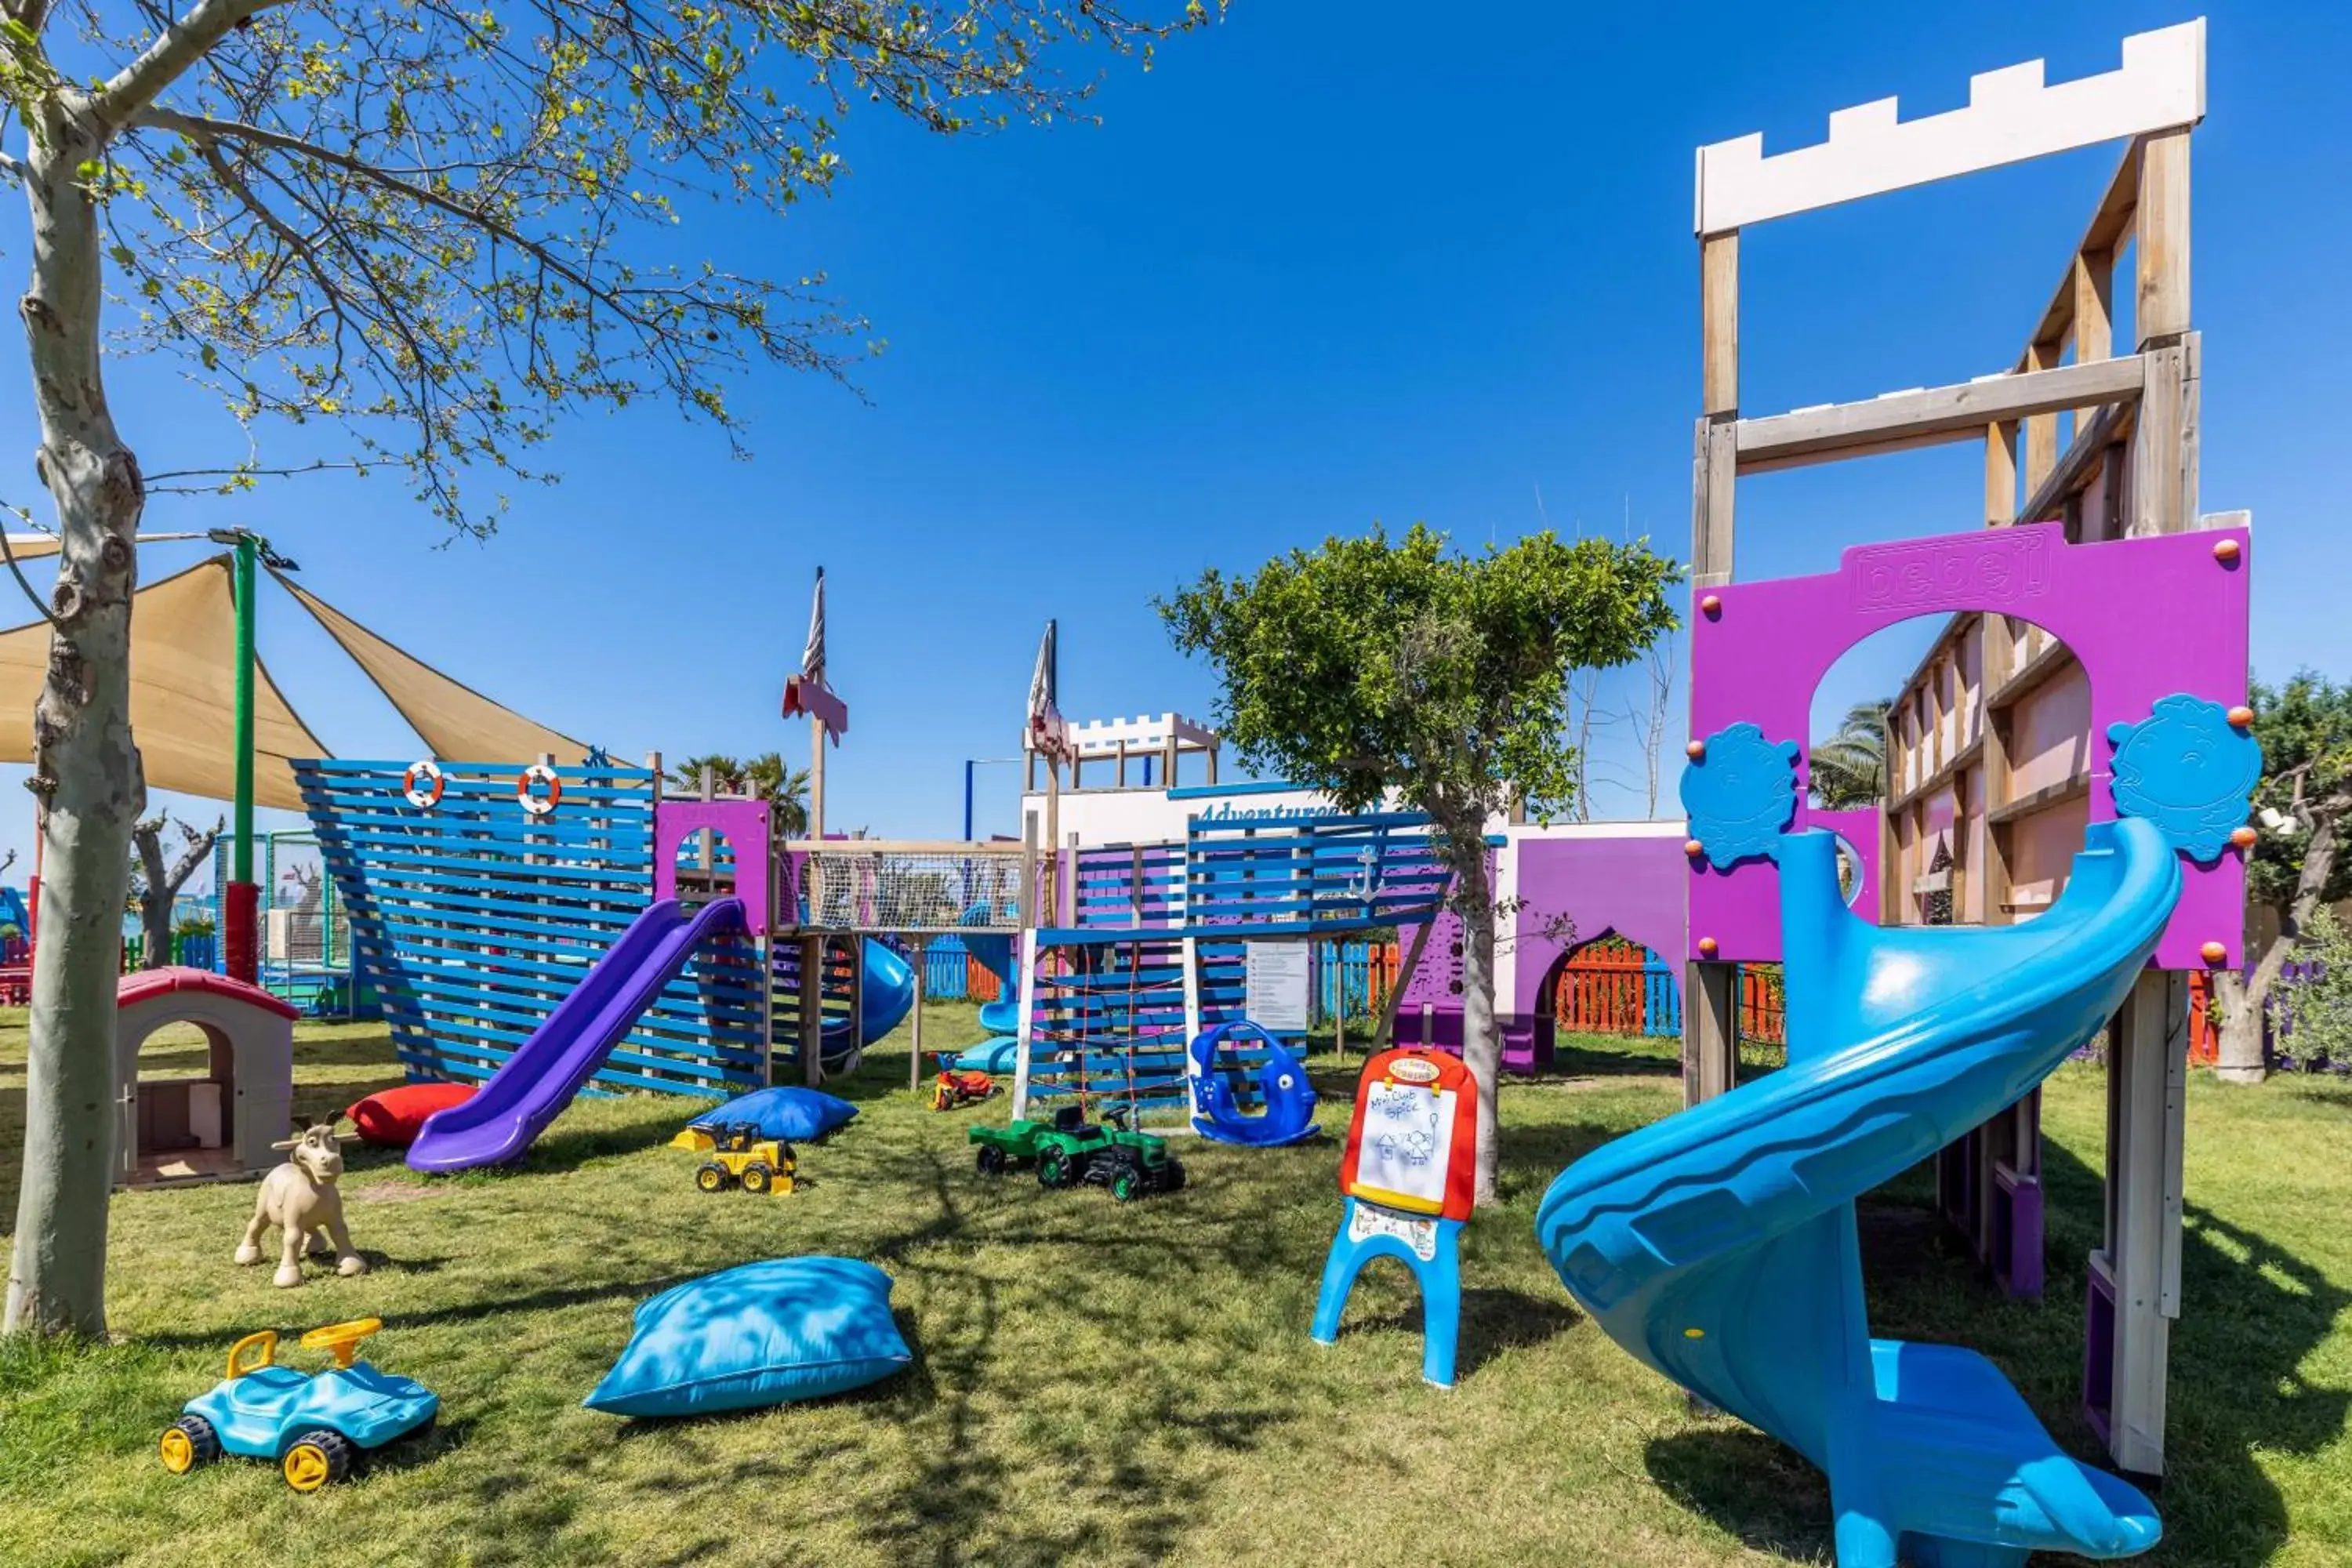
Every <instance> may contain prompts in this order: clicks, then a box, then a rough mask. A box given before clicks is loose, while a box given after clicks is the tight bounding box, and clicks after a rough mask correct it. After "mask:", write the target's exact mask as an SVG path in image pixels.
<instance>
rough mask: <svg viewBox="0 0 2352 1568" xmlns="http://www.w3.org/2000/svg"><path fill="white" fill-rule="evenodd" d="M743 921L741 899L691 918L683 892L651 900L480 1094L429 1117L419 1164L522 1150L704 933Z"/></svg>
mask: <svg viewBox="0 0 2352 1568" xmlns="http://www.w3.org/2000/svg"><path fill="white" fill-rule="evenodd" d="M742 923H743V900H740V899H716V900H712V901H711V902H709V903H708V904H705V905H703V906H702V907H701V908H700V909H699V910H696V911H695V912H694V913H693V915H692V916H691V917H689V916H688V913H687V911H686V909H685V906H683V905H681V904H680V903H679V902H678V901H677V900H675V899H664V900H662V901H661V902H659V903H657V904H652V905H649V906H647V908H646V912H645V913H643V914H641V915H639V916H638V917H637V918H636V919H635V921H631V922H630V924H629V929H628V930H626V931H623V932H622V933H621V940H620V941H618V942H614V944H613V950H612V951H611V952H607V953H606V954H605V955H604V957H603V958H600V959H598V960H597V961H596V964H595V967H594V968H593V969H591V970H589V971H588V973H587V974H586V976H585V977H584V978H583V979H582V980H581V982H580V984H578V985H575V986H573V987H572V994H571V995H569V996H566V997H565V998H564V999H563V1000H562V1002H560V1003H558V1004H557V1005H556V1008H555V1011H554V1012H552V1013H551V1014H549V1015H548V1016H547V1022H545V1023H544V1024H541V1026H539V1027H538V1029H537V1030H535V1031H534V1032H533V1033H532V1035H531V1037H530V1039H528V1040H525V1041H524V1042H523V1043H522V1046H521V1047H520V1049H518V1050H517V1051H516V1052H515V1054H514V1055H512V1056H510V1057H509V1058H507V1060H506V1064H505V1065H504V1066H503V1067H501V1068H499V1070H498V1071H497V1072H495V1073H493V1074H492V1075H491V1076H490V1080H489V1081H488V1083H486V1084H484V1085H482V1087H481V1088H480V1089H478V1090H476V1091H475V1094H474V1098H473V1099H471V1100H467V1101H466V1102H465V1103H464V1104H462V1105H453V1106H451V1107H449V1109H447V1110H436V1111H435V1112H434V1113H433V1114H432V1115H430V1116H428V1117H426V1118H425V1126H424V1129H423V1131H419V1132H418V1133H417V1135H416V1142H415V1143H413V1144H411V1145H410V1146H409V1150H408V1163H409V1166H410V1168H411V1169H413V1170H418V1171H470V1170H472V1169H473V1168H474V1167H476V1166H477V1165H496V1164H500V1163H504V1162H506V1161H508V1160H512V1159H515V1158H516V1157H518V1156H519V1155H520V1154H521V1153H522V1152H523V1151H524V1150H526V1149H528V1148H530V1142H531V1140H532V1139H534V1138H536V1137H538V1136H539V1135H540V1134H541V1132H542V1131H546V1129H547V1124H548V1123H549V1122H551V1121H554V1120H555V1118H556V1116H557V1115H558V1114H559V1113H561V1112H562V1110H563V1108H564V1107H565V1106H567V1105H569V1104H571V1103H572V1096H573V1095H575V1094H578V1093H579V1092H580V1089H581V1086H582V1085H583V1084H585V1083H586V1082H587V1081H588V1080H589V1079H591V1078H593V1077H594V1076H595V1073H596V1069H597V1068H601V1067H603V1066H604V1058H606V1057H608V1056H610V1055H612V1053H613V1047H614V1046H617V1045H619V1044H620V1043H621V1041H622V1040H623V1039H624V1038H625V1037H627V1035H628V1032H629V1031H630V1030H631V1029H632V1028H634V1027H635V1026H636V1022H637V1016H638V1015H639V1014H641V1013H643V1012H644V1011H645V1010H646V1008H647V1007H649V1006H651V1005H653V1001H654V998H655V997H656V996H658V995H660V994H661V989H662V987H663V986H665V985H667V984H669V983H670V980H671V979H672V978H673V977H674V976H676V974H677V972H678V971H679V970H681V969H683V968H685V967H686V963H687V960H688V959H690V958H692V957H693V956H694V950H695V949H696V948H698V947H699V946H700V945H701V944H702V940H703V938H705V937H707V936H709V935H711V934H713V933H714V932H717V931H731V930H734V929H737V928H739V927H740V926H741V925H742Z"/></svg>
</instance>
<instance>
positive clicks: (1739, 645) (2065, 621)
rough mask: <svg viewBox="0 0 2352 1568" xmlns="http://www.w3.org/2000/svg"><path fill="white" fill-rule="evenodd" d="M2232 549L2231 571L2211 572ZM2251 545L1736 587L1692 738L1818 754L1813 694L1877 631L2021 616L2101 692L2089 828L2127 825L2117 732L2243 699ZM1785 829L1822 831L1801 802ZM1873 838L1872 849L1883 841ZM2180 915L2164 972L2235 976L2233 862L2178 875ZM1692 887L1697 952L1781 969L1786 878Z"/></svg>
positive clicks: (2068, 552) (2031, 546)
mask: <svg viewBox="0 0 2352 1568" xmlns="http://www.w3.org/2000/svg"><path fill="white" fill-rule="evenodd" d="M2223 540H2234V541H2236V542H2237V544H2238V550H2237V552H2236V554H2235V556H2234V557H2233V558H2232V559H2230V560H2227V561H2224V560H2223V559H2221V557H2218V556H2216V555H2215V553H2214V551H2213V547H2214V545H2216V544H2217V543H2219V542H2221V541H2223ZM2252 552H2253V551H2252V539H2251V538H2250V537H2249V535H2248V533H2247V531H2245V530H2244V529H2214V530H2211V531H2205V532H2198V533H2173V534H2161V535H2158V536H2155V537H2152V538H2147V539H2128V540H2109V541H2105V542H2099V543H2095V544H2068V543H2067V542H2066V541H2065V535H2064V531H2063V528H2062V527H2061V526H2060V525H2059V524H2057V523H2033V524H2028V525H2025V526H2022V527H2017V528H2001V529H1979V530H1977V531H1972V532H1969V533H1956V534H1948V535H1944V536H1941V537H1938V538H1931V539H1915V540H1908V541H1906V542H1900V543H1894V544H1873V545H1866V546H1863V547H1860V548H1857V549H1853V550H1848V551H1846V552H1844V553H1843V555H1842V556H1841V557H1840V558H1839V569H1838V570H1837V571H1836V572H1833V573H1829V574H1824V575H1822V576H1818V577H1786V578H1780V579H1778V580H1775V581H1770V582H1759V583H1745V584H1740V583H1735V584H1726V585H1725V586H1723V587H1721V588H1718V589H1716V590H1714V592H1715V593H1717V595H1720V596H1721V600H1722V603H1721V605H1720V607H1719V610H1718V612H1717V614H1716V615H1714V616H1706V615H1701V616H1697V617H1696V618H1695V620H1694V623H1693V626H1692V632H1691V645H1692V646H1691V733H1692V734H1693V735H1694V736H1696V737H1705V736H1708V735H1712V734H1715V733H1717V731H1721V730H1723V729H1725V728H1726V727H1727V726H1729V725H1732V724H1737V723H1739V722H1741V721H1746V722H1748V723H1751V724H1754V725H1756V726H1758V727H1759V729H1761V730H1762V731H1764V738H1765V739H1766V740H1767V741H1768V742H1781V741H1794V742H1797V744H1798V745H1799V746H1800V747H1803V746H1804V745H1805V744H1806V743H1807V734H1806V731H1807V729H1808V721H1809V719H1810V717H1811V712H1810V710H1811V705H1812V699H1813V693H1814V691H1815V690H1816V689H1818V688H1819V687H1820V685H1821V681H1822V676H1824V675H1825V674H1827V673H1828V672H1829V669H1830V667H1831V666H1832V665H1833V664H1835V663H1836V662H1837V659H1838V657H1839V656H1840V655H1841V654H1843V653H1844V652H1845V651H1846V649H1848V648H1850V647H1853V645H1854V644H1856V643H1858V642H1860V641H1862V640H1863V639H1864V637H1868V636H1870V635H1871V634H1872V633H1873V632H1875V631H1878V630H1880V629H1881V628H1883V627H1885V626H1893V625H1894V624H1895V622H1897V621H1903V620H1908V619H1911V618H1912V617H1914V616H1943V615H1949V614H1952V613H1954V612H1956V611H1960V610H1985V611H1991V612H1994V613H1997V614H2000V615H2006V616H2016V617H2019V618H2021V619H2023V620H2028V621H2031V622H2032V623H2033V624H2034V625H2036V626H2040V627H2042V630H2044V631H2046V632H2048V633H2050V634H2051V635H2052V636H2053V637H2058V638H2059V639H2060V640H2061V641H2063V642H2064V643H2065V644H2066V645H2067V647H2070V648H2072V649H2073V650H2074V654H2075V657H2076V658H2079V659H2081V660H2082V663H2083V668H2084V671H2085V672H2086V674H2087V675H2088V676H2089V679H2090V687H2091V728H2092V767H2091V796H2090V802H2089V806H2090V820H2092V821H2093V822H2105V821H2110V820H2112V819H2113V818H2114V816H2115V815H2116V809H2115V799H2114V796H2113V795H2111V794H2110V792H2109V758H2110V757H2111V756H2112V754H2113V748H2112V746H2111V745H2110V744H2109V742H2108V741H2107V738H2106V735H2107V727H2108V726H2109V725H2111V724H2116V723H2122V722H2137V721H2140V720H2144V719H2146V718H2147V717H2148V714H2149V711H2150V710H2151V709H2152V708H2153V707H2154V706H2155V703H2156V701H2157V700H2158V698H2161V697H2168V696H2171V695H2172V694H2173V693H2175V692H2187V693H2189V695H2191V696H2194V697H2200V698H2204V699H2206V700H2210V701H2213V702H2218V703H2221V704H2222V705H2223V706H2225V707H2235V706H2238V705H2240V704H2242V703H2243V702H2244V701H2245V700H2246V621H2247V608H2248V606H2247V595H2246V583H2247V578H2246V576H2245V574H2246V572H2247V570H2248V568H2249V564H2250V563H2251V561H2252ZM1804 763H1805V758H1804V756H1803V754H1802V753H1801V752H1800V755H1799V759H1798V765H1799V770H1800V772H1799V779H1800V787H1799V789H1798V792H1797V809H1796V816H1795V818H1794V820H1793V821H1792V822H1791V824H1790V827H1791V829H1792V830H1794V829H1796V828H1802V827H1806V826H1811V825H1812V824H1813V821H1814V820H1815V818H1816V817H1817V816H1819V814H1815V813H1810V812H1809V811H1808V810H1807V807H1806V805H1805V800H1804V790H1803V787H1802V782H1801V781H1802V778H1803V773H1802V770H1803V766H1804ZM1872 837H1874V836H1872ZM2181 869H2182V871H2183V873H2184V874H2185V881H2184V882H2183V885H2182V889H2181V894H2180V902H2179V907H2178V908H2177V909H2175V910H2174V911H2173V916H2172V920H2171V921H2170V923H2169V924H2168V925H2167V926H2166V927H2165V931H2164V937H2163V940H2162V941H2161V942H2159V943H2158V947H2157V951H2156V959H2155V962H2156V963H2157V964H2158V966H2159V967H2162V968H2166V969H2204V968H2208V967H2219V965H2208V964H2207V963H2206V962H2205V960H2204V958H2203V957H2202V956H2201V954H2200V952H2199V950H2200V947H2201V946H2202V945H2203V944H2204V943H2206V942H2220V943H2221V944H2222V946H2223V948H2224V949H2225V950H2226V956H2225V958H2224V959H2223V960H2222V963H2225V964H2228V965H2230V966H2232V967H2234V966H2235V965H2237V964H2238V963H2240V962H2241V961H2242V956H2243V955H2242V952H2241V948H2242V937H2243V927H2244V909H2245V864H2244V860H2243V858H2242V855H2241V854H2240V852H2239V851H2237V850H2235V849H2231V850H2228V851H2225V852H2224V853H2223V854H2222V856H2221V858H2220V859H2219V860H2218V861H2216V862H2215V863H2214V864H2212V865H2210V866H2200V865H2198V864H2196V863H2194V862H2193V861H2189V860H2187V859H2185V858H2184V860H2183V862H2182V865H2181ZM1684 874H1685V876H1686V877H1687V878H1688V879H1689V886H1690V937H1691V941H1692V943H1693V944H1694V945H1696V943H1697V942H1698V941H1699V940H1700V939H1702V938H1705V937H1710V936H1711V937H1713V938H1714V939H1715V941H1716V942H1717V952H1716V954H1715V956H1717V957H1718V958H1721V959H1724V960H1727V961H1729V960H1738V959H1748V960H1770V959H1777V958H1779V957H1780V876H1779V871H1778V868H1776V867H1775V866H1774V865H1773V864H1772V863H1771V862H1770V861H1768V860H1748V861H1744V862H1742V863H1740V864H1739V865H1738V866H1735V867H1734V868H1732V869H1730V870H1729V871H1717V870H1714V869H1713V868H1710V867H1708V866H1707V864H1706V862H1705V861H1704V860H1698V861H1695V862H1693V863H1691V864H1690V866H1689V867H1688V868H1687V869H1686V870H1685V873H1684Z"/></svg>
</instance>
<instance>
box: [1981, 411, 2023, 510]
mask: <svg viewBox="0 0 2352 1568" xmlns="http://www.w3.org/2000/svg"><path fill="white" fill-rule="evenodd" d="M2015 521H2017V421H2016V420H2014V419H2010V420H2004V421H2000V422H1999V423H1996V424H1991V425H1988V426H1985V526H1986V527H1988V528H1999V527H2001V526H2002V525H2003V524H2005V523H2011V522H2015Z"/></svg>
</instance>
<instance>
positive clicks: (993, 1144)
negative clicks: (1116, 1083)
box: [965, 1105, 1184, 1203]
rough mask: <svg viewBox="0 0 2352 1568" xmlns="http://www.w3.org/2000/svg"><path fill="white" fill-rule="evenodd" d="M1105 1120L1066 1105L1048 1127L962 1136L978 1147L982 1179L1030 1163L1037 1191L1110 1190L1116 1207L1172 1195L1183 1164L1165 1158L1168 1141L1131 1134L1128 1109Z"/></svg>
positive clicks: (1031, 1124) (1035, 1124)
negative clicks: (1093, 1187)
mask: <svg viewBox="0 0 2352 1568" xmlns="http://www.w3.org/2000/svg"><path fill="white" fill-rule="evenodd" d="M1105 1120H1106V1121H1108V1122H1109V1123H1110V1125H1109V1126H1104V1125H1101V1124H1099V1123H1097V1122H1091V1121H1087V1113H1086V1109H1085V1107H1083V1106H1076V1105H1066V1106H1064V1107H1062V1109H1061V1110H1057V1111H1055V1113H1054V1120H1053V1121H1050V1122H1048V1121H1015V1122H1013V1124H1012V1125H1011V1126H1009V1127H971V1128H967V1129H965V1136H967V1137H968V1138H969V1139H971V1142H973V1143H975V1144H978V1145H979V1153H978V1156H977V1161H976V1163H978V1165H979V1167H980V1172H981V1174H982V1175H984V1176H993V1175H998V1174H1001V1173H1003V1171H1004V1169H1005V1167H1006V1166H1008V1165H1010V1164H1013V1163H1014V1162H1016V1161H1022V1160H1030V1161H1034V1162H1035V1163H1036V1167H1037V1184H1038V1185H1040V1186H1045V1187H1075V1186H1081V1185H1087V1184H1092V1185H1096V1186H1104V1187H1108V1188H1109V1189H1110V1195H1111V1196H1112V1197H1114V1198H1116V1199H1118V1201H1119V1202H1120V1203H1127V1202H1129V1201H1130V1200H1132V1199H1135V1198H1138V1197H1140V1196H1142V1195H1143V1194H1146V1193H1172V1192H1174V1191H1176V1190H1177V1189H1178V1188H1179V1187H1181V1186H1182V1185H1183V1184H1184V1163H1183V1162H1182V1161H1181V1160H1179V1159H1178V1158H1176V1156H1175V1155H1173V1154H1171V1153H1170V1152H1168V1141H1167V1140H1166V1139H1164V1138H1155V1137H1153V1136H1152V1135H1151V1134H1150V1133H1149V1132H1137V1131H1132V1130H1131V1129H1130V1127H1129V1111H1128V1108H1127V1107H1126V1106H1123V1105H1120V1106H1114V1107H1112V1108H1111V1110H1108V1112H1106V1113H1105Z"/></svg>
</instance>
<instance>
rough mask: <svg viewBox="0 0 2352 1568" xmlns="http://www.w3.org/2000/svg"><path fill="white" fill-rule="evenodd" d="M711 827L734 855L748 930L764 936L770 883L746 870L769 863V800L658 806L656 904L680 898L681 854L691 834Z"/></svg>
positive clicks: (674, 802) (737, 890) (672, 802)
mask: <svg viewBox="0 0 2352 1568" xmlns="http://www.w3.org/2000/svg"><path fill="white" fill-rule="evenodd" d="M706 827H708V828H709V829H710V830H711V831H712V832H714V833H717V834H719V836H720V837H723V838H725V839H726V840H727V846H728V847H729V848H730V849H731V850H733V851H734V855H735V866H736V874H735V897H737V898H739V899H740V900H743V924H744V928H745V929H746V930H748V931H751V932H752V933H753V934H755V935H761V934H764V933H765V932H766V931H769V930H770V929H771V928H770V926H769V924H768V915H769V912H770V911H769V909H768V879H767V877H766V875H765V874H764V873H763V874H762V875H760V876H756V877H746V876H744V875H743V873H742V868H744V867H746V866H758V867H762V868H764V867H765V866H766V865H767V864H768V803H767V802H766V801H764V800H664V801H656V803H655V804H654V901H655V902H656V903H659V902H660V901H661V900H664V899H675V898H676V897H677V851H678V847H679V846H681V845H683V844H684V843H685V842H686V840H687V837H688V835H690V834H693V833H697V832H699V831H700V830H701V829H703V828H706ZM795 885H797V884H795Z"/></svg>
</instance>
